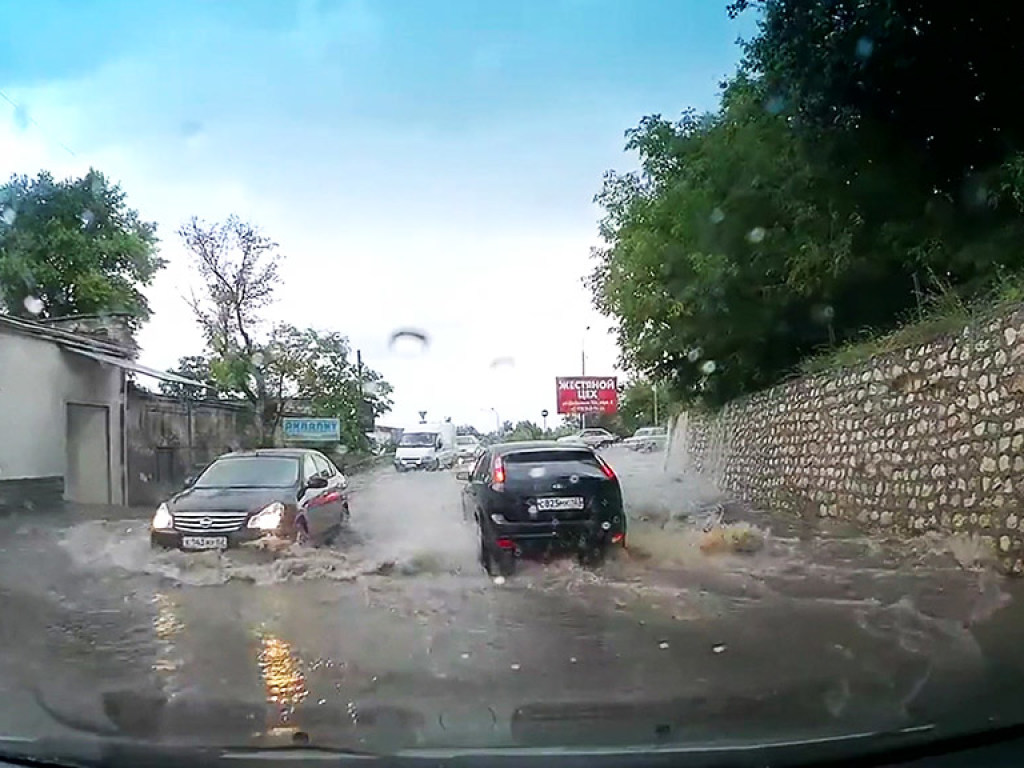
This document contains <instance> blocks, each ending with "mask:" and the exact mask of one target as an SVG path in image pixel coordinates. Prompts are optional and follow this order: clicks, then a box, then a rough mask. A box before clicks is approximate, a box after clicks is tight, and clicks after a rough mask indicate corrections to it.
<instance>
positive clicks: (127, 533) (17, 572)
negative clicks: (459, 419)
mask: <svg viewBox="0 0 1024 768" xmlns="http://www.w3.org/2000/svg"><path fill="white" fill-rule="evenodd" d="M606 458H607V460H608V461H609V462H610V463H611V464H612V466H613V467H614V468H615V469H616V471H617V473H618V474H619V476H620V479H621V481H622V484H623V490H624V495H625V498H626V502H627V506H628V511H629V514H630V517H631V528H630V534H629V548H628V549H627V551H626V552H625V553H623V554H622V555H621V556H619V557H617V558H616V559H615V560H613V561H611V562H609V563H607V564H605V565H604V566H603V567H601V568H600V569H597V570H588V569H586V568H583V567H580V566H578V565H577V564H576V563H574V562H572V561H556V562H553V563H548V564H540V563H527V564H524V566H523V567H522V568H521V570H520V571H519V572H518V573H517V574H516V575H515V576H514V577H512V578H510V579H508V580H507V581H505V582H504V583H497V582H495V581H493V580H491V579H490V578H488V577H487V576H486V575H485V574H484V572H483V571H482V570H481V568H480V566H479V564H478V562H477V552H476V539H475V530H474V529H473V528H472V527H471V526H470V525H469V524H468V523H466V522H465V521H464V520H463V518H462V513H461V509H460V493H461V484H460V483H459V482H458V481H457V480H456V479H455V478H454V476H453V475H451V474H449V473H407V474H401V475H398V474H396V473H394V472H393V471H391V470H390V469H389V468H381V469H378V470H375V471H374V472H372V473H369V474H367V475H363V476H361V477H358V478H355V479H354V481H353V486H354V490H353V498H352V503H351V507H352V520H351V525H350V528H349V529H348V530H347V531H345V533H344V535H343V536H342V537H341V538H340V539H339V541H338V542H336V543H335V544H334V545H332V547H330V548H322V549H301V548H296V547H294V546H290V545H280V546H270V547H266V548H262V549H257V550H254V551H230V552H227V553H225V554H220V553H213V552H211V553H199V554H186V553H180V552H157V551H153V550H151V549H150V546H149V541H148V530H147V521H146V520H145V519H144V518H136V519H127V518H125V517H124V513H123V512H122V513H121V514H120V515H119V516H118V517H117V519H114V518H112V517H111V513H109V512H106V513H103V514H66V513H60V514H58V513H54V514H51V515H47V514H45V513H38V512H37V513H35V514H32V515H28V514H26V515H24V516H13V517H8V518H6V519H4V520H0V615H2V616H3V619H2V621H0V694H2V698H0V702H2V703H0V734H6V735H18V736H42V735H49V734H57V735H67V734H72V733H75V734H106V735H111V736H125V737H128V738H133V739H146V740H161V741H173V742H187V743H217V744H242V743H250V742H251V741H252V740H254V739H255V740H258V741H261V742H266V741H268V740H269V741H270V742H272V743H276V741H281V740H283V741H284V742H285V743H286V742H287V741H288V740H289V739H292V738H298V737H297V736H296V735H295V734H297V733H298V734H300V735H301V738H303V739H306V738H308V739H309V740H310V741H311V743H313V744H324V745H333V746H347V747H353V748H366V749H373V750H395V749H399V748H402V747H407V746H414V745H418V746H424V745H430V746H441V745H444V746H451V745H459V746H487V745H524V744H527V745H532V744H552V743H555V744H598V743H604V744H608V743H616V744H625V743H651V742H653V741H662V742H664V741H666V740H667V741H672V740H676V741H679V740H682V741H686V740H692V739H707V738H716V737H724V736H728V737H730V738H740V737H750V738H756V737H764V736H774V737H786V738H791V737H797V736H801V735H807V734H824V733H830V734H833V733H844V732H845V733H848V732H854V731H863V730H865V729H874V728H896V727H903V726H908V725H914V724H920V723H922V722H932V721H937V722H942V723H944V724H950V725H952V726H958V725H964V727H966V724H967V723H968V721H969V722H970V723H976V722H979V721H984V720H985V719H986V718H988V717H990V716H995V715H998V716H999V717H1002V718H1018V717H1019V716H1020V715H1021V714H1022V713H1020V712H1016V711H1015V709H1014V708H1020V704H1019V703H1018V700H1019V699H1020V698H1021V697H1020V696H1019V694H1018V692H1019V691H1020V690H1021V686H1020V682H1021V679H1022V678H1024V675H1022V672H1024V669H1022V667H1024V661H1021V659H1020V654H1019V652H1018V651H1017V649H1018V648H1019V647H1020V646H1019V641H1020V639H1021V638H1020V637H1019V635H1020V630H1019V629H1018V628H1019V627H1020V628H1024V621H1021V618H1022V617H1021V616H1020V613H1019V606H1020V605H1021V604H1022V601H1021V600H1020V599H1019V598H1017V597H1016V596H1015V594H1014V592H1015V590H1016V584H1015V583H1012V582H1007V581H1005V580H1003V579H1001V578H1000V577H998V576H996V575H994V574H992V573H990V572H987V571H985V570H983V569H977V570H965V569H963V568H961V567H960V565H958V563H957V560H956V559H955V558H954V557H953V556H952V555H951V554H950V553H949V552H948V551H947V548H946V547H945V546H944V544H943V542H941V541H938V540H926V539H919V540H916V541H914V542H910V543H909V544H908V543H902V544H897V543H894V542H877V541H873V540H868V539H865V538H863V537H860V536H857V535H855V534H854V533H853V532H851V531H844V530H841V529H834V528H833V529H827V530H821V529H818V528H814V527H811V526H804V525H801V524H799V523H798V522H796V521H792V520H788V519H775V518H772V516H770V515H767V514H764V513H758V512H756V511H752V510H747V509H744V508H742V507H740V506H738V505H734V504H730V503H729V502H728V500H725V499H721V498H719V497H718V496H717V494H716V492H715V491H714V490H713V489H711V488H708V487H705V486H702V485H701V484H700V483H698V482H695V481H693V480H692V479H690V478H685V477H674V476H672V475H669V474H666V473H664V472H663V471H662V460H661V457H660V456H657V455H649V454H636V453H632V452H629V451H627V450H625V449H623V448H611V449H608V450H607V451H606ZM275 740H276V741H275Z"/></svg>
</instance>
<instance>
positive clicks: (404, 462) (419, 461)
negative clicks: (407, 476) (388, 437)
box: [394, 456, 438, 469]
mask: <svg viewBox="0 0 1024 768" xmlns="http://www.w3.org/2000/svg"><path fill="white" fill-rule="evenodd" d="M394 464H395V469H431V468H433V467H436V466H437V464H438V460H437V457H435V456H423V457H422V458H415V459H395V462H394Z"/></svg>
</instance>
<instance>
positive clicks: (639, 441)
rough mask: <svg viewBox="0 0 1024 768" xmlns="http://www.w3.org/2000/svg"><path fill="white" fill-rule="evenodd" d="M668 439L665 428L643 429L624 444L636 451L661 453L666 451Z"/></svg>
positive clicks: (623, 442) (628, 438)
mask: <svg viewBox="0 0 1024 768" xmlns="http://www.w3.org/2000/svg"><path fill="white" fill-rule="evenodd" d="M667 439H668V434H667V433H666V431H665V428H664V427H641V428H640V429H638V430H637V431H636V432H634V433H633V435H632V436H631V437H627V438H626V439H625V440H623V441H622V444H623V445H625V446H626V447H627V448H630V449H632V450H634V451H660V450H664V448H665V442H666V441H667Z"/></svg>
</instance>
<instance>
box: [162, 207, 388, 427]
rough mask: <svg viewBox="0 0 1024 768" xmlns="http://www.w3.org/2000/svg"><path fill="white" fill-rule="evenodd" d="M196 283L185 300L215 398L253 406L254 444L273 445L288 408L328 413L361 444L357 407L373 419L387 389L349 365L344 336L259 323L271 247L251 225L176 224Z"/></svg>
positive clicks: (271, 271)
mask: <svg viewBox="0 0 1024 768" xmlns="http://www.w3.org/2000/svg"><path fill="white" fill-rule="evenodd" d="M179 234H180V235H181V237H182V239H183V241H184V243H185V245H186V247H187V248H188V249H189V251H191V253H192V255H193V257H194V259H195V263H196V268H197V270H198V272H199V274H200V276H201V277H202V278H203V290H202V292H201V293H200V294H199V295H196V296H193V297H192V299H191V306H192V310H193V312H194V314H195V317H196V321H197V322H198V323H199V326H200V328H201V329H202V331H203V335H204V338H205V340H206V344H207V351H208V361H209V372H210V375H211V376H212V378H213V380H214V381H215V382H216V384H217V386H218V388H219V389H220V391H221V392H223V393H224V394H226V395H228V396H237V397H241V398H244V399H245V400H247V401H248V402H249V403H250V404H251V405H252V406H253V408H254V410H255V412H256V416H257V424H258V428H259V439H260V444H261V445H270V444H272V443H273V440H274V438H275V434H276V432H277V430H278V427H279V426H280V423H281V419H282V418H283V417H284V415H285V414H286V413H288V412H289V411H290V410H296V409H303V410H308V411H310V412H311V413H313V414H315V415H317V416H326V417H336V418H338V419H340V421H341V425H342V440H343V442H345V443H346V444H347V445H349V446H351V447H366V443H367V440H366V436H365V435H364V433H363V429H362V424H361V418H360V409H361V408H362V407H363V406H362V404H363V403H368V406H369V409H370V410H371V411H372V414H373V416H374V417H376V416H379V415H381V414H383V413H385V412H387V411H388V410H389V409H390V408H391V386H390V385H389V384H388V383H387V382H386V381H384V379H383V377H382V376H381V375H380V374H379V373H377V372H376V371H374V370H373V369H371V368H368V367H366V366H363V367H362V369H361V371H360V370H358V369H357V366H356V364H355V363H354V362H353V361H352V360H350V354H351V349H350V346H349V342H348V339H347V338H346V337H345V336H343V335H342V334H340V333H337V332H334V331H318V330H316V329H313V328H305V329H300V328H297V327H295V326H293V325H289V324H287V323H277V324H274V325H270V323H269V321H268V320H267V318H266V317H265V314H266V310H267V308H268V307H270V305H271V304H272V303H273V300H274V293H275V291H276V289H277V287H278V285H279V283H280V278H279V275H278V264H279V262H280V256H279V254H278V251H277V244H276V243H274V242H273V241H272V240H271V239H270V238H268V237H266V236H264V235H263V234H261V233H260V232H259V230H258V229H257V228H256V227H254V226H253V225H251V224H248V223H246V222H243V221H241V220H240V219H238V218H235V217H231V218H229V219H228V220H227V221H226V222H224V223H222V224H206V223H203V222H200V221H199V220H197V219H193V220H192V221H190V222H189V223H188V224H186V225H185V226H184V227H182V228H181V230H180V232H179Z"/></svg>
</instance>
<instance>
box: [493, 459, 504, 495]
mask: <svg viewBox="0 0 1024 768" xmlns="http://www.w3.org/2000/svg"><path fill="white" fill-rule="evenodd" d="M491 488H492V489H494V490H495V491H503V490H505V462H504V460H503V459H502V458H501V456H495V457H494V467H493V468H492V469H491Z"/></svg>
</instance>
